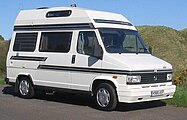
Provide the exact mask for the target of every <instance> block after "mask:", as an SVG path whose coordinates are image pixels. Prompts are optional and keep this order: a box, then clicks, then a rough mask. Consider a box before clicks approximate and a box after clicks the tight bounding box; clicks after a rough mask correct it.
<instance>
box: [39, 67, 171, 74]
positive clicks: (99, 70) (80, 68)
mask: <svg viewBox="0 0 187 120" xmlns="http://www.w3.org/2000/svg"><path fill="white" fill-rule="evenodd" d="M38 69H48V70H62V71H77V72H91V73H106V74H122V75H126V74H127V75H131V74H146V73H155V72H154V71H153V70H150V71H127V70H112V69H99V68H84V67H68V66H53V65H39V66H38ZM160 72H161V73H172V71H171V70H161V71H159V70H158V71H157V73H160Z"/></svg>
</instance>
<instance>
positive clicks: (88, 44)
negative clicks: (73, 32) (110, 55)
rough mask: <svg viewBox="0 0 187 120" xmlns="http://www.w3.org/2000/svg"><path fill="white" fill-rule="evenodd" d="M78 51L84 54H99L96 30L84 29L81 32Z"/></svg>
mask: <svg viewBox="0 0 187 120" xmlns="http://www.w3.org/2000/svg"><path fill="white" fill-rule="evenodd" d="M77 52H78V53H80V54H84V55H92V56H94V55H97V54H99V53H98V52H100V51H99V43H98V40H97V37H96V35H95V32H93V31H84V32H80V33H79V36H78V42H77Z"/></svg>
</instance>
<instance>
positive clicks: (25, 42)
mask: <svg viewBox="0 0 187 120" xmlns="http://www.w3.org/2000/svg"><path fill="white" fill-rule="evenodd" d="M37 36H38V33H17V34H16V37H15V42H14V47H13V51H23V52H33V51H34V50H35V47H36V41H37Z"/></svg>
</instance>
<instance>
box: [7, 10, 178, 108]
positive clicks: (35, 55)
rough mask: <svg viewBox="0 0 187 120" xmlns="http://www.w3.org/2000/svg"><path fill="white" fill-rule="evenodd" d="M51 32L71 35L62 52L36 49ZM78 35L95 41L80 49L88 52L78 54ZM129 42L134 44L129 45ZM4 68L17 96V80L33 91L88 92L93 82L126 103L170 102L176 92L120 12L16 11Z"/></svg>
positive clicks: (167, 72) (164, 66)
mask: <svg viewBox="0 0 187 120" xmlns="http://www.w3.org/2000/svg"><path fill="white" fill-rule="evenodd" d="M61 33H62V34H61ZM56 34H58V35H59V34H60V35H59V37H58V38H61V36H71V37H67V38H69V39H65V41H67V42H68V44H67V45H66V46H65V50H64V51H63V50H59V51H55V50H49V48H48V49H46V48H45V47H42V45H41V44H43V45H45V44H50V41H48V43H47V42H46V43H42V41H45V40H46V39H50V38H52V37H53V38H55V35H56ZM84 35H87V36H88V37H87V39H95V40H93V41H96V43H89V42H88V43H87V46H89V44H91V45H93V44H94V45H95V46H94V47H93V46H89V47H87V48H86V49H87V51H89V50H90V49H93V51H92V53H89V52H87V53H86V52H85V51H83V50H82V49H83V48H82V47H83V46H82V45H81V44H84V45H85V44H86V40H85V38H84ZM127 35H128V37H127ZM82 36H83V37H82ZM90 36H91V37H90ZM93 36H94V37H93ZM124 36H125V37H124ZM55 39H57V38H55ZM126 39H128V40H129V41H128V42H126ZM131 39H132V40H134V41H135V42H134V43H131V42H130V40H131ZM29 40H30V41H29ZM81 40H83V42H81ZM23 41H27V42H23ZM33 41H35V42H33ZM119 41H120V42H119ZM54 42H55V40H54ZM107 42H108V43H107ZM25 44H26V45H25ZM51 44H54V43H51ZM125 44H129V46H126V45H125ZM132 44H135V47H136V48H133V47H132V46H133V45H132ZM130 45H132V46H130ZM48 46H49V45H48ZM67 46H69V47H67ZM139 46H141V47H139ZM25 47H26V48H25ZM88 48H90V49H88ZM125 49H127V51H125ZM6 66H7V79H6V81H7V82H8V83H9V84H13V85H15V86H16V90H17V91H18V92H19V87H18V86H19V79H20V78H21V77H27V78H28V79H29V80H30V81H31V82H30V83H31V84H32V86H34V88H35V87H37V86H40V87H52V88H63V89H71V90H81V91H87V92H91V93H92V94H94V91H95V90H96V88H97V86H98V85H99V84H101V83H108V84H110V85H111V86H112V87H113V88H114V90H115V92H116V96H117V100H118V101H119V102H126V103H135V102H143V101H151V100H160V99H167V98H172V97H173V95H174V92H175V88H176V87H175V85H172V66H171V65H170V64H169V63H167V62H165V61H163V60H161V59H159V58H156V57H154V56H152V55H151V54H150V52H149V50H148V49H147V48H146V47H145V44H144V43H143V40H142V39H141V37H140V36H139V35H138V32H137V29H136V28H135V27H134V26H133V25H132V23H131V22H130V21H129V20H127V19H126V18H125V17H124V16H122V15H120V14H115V13H109V12H101V11H93V10H86V9H81V8H73V7H57V8H47V9H35V10H23V11H21V12H20V13H19V15H18V17H17V19H16V22H15V25H14V33H13V36H12V40H11V44H10V48H9V52H8V55H7V64H6ZM104 92H105V91H104ZM103 107H105V106H103Z"/></svg>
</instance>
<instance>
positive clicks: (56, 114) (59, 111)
mask: <svg viewBox="0 0 187 120" xmlns="http://www.w3.org/2000/svg"><path fill="white" fill-rule="evenodd" d="M122 119H123V120H187V108H179V107H174V106H166V105H165V103H163V102H161V101H154V102H145V103H137V104H122V103H121V104H119V105H118V107H117V109H116V110H115V111H111V112H106V111H100V110H97V109H95V108H94V105H93V103H92V102H91V98H90V97H89V96H88V95H84V94H73V93H60V94H55V95H46V94H42V93H38V94H37V95H36V97H35V98H33V99H22V98H19V97H17V96H15V93H14V91H13V88H12V87H11V86H7V85H5V86H0V120H122Z"/></svg>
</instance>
